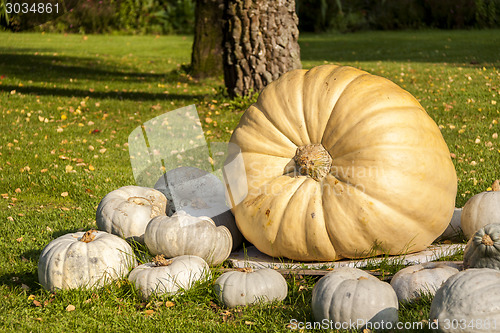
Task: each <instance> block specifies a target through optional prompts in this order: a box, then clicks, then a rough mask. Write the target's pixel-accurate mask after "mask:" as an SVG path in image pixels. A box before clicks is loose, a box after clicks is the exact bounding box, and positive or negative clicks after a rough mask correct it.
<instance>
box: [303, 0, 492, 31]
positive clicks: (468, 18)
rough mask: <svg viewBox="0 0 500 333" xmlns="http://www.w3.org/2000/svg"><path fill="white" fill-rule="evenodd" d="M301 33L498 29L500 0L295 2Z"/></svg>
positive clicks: (341, 0)
mask: <svg viewBox="0 0 500 333" xmlns="http://www.w3.org/2000/svg"><path fill="white" fill-rule="evenodd" d="M296 3H297V13H298V16H299V29H300V30H301V31H315V32H320V31H332V30H335V31H340V32H348V31H358V30H366V29H380V30H394V29H415V28H440V29H456V28H459V29H463V28H471V27H479V28H493V27H498V26H499V23H500V22H498V17H499V14H500V13H499V12H498V10H499V7H500V0H475V1H474V0H381V1H365V0H296Z"/></svg>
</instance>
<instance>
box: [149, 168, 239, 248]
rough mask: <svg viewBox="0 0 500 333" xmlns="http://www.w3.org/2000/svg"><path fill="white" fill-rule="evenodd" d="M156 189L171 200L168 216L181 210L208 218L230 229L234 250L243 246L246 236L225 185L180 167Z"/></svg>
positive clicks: (197, 171)
mask: <svg viewBox="0 0 500 333" xmlns="http://www.w3.org/2000/svg"><path fill="white" fill-rule="evenodd" d="M154 188H155V189H157V190H159V191H160V192H162V193H163V194H164V195H165V196H166V197H167V199H168V201H169V205H168V207H167V211H166V213H167V215H168V216H172V215H173V214H174V213H175V212H176V211H179V210H183V211H185V212H186V213H188V214H189V215H191V216H195V217H200V216H208V217H210V218H211V219H212V220H213V221H214V222H215V224H216V225H217V226H221V225H223V226H225V227H226V228H228V229H229V231H230V232H231V236H232V238H233V249H236V248H237V247H238V246H240V245H241V243H242V241H243V236H242V235H241V232H240V231H239V230H238V227H237V226H236V222H235V220H234V216H233V213H231V210H230V208H229V207H228V206H227V204H226V195H225V189H224V185H223V184H222V182H221V181H220V180H219V178H217V176H215V175H214V174H212V173H210V172H207V171H205V170H202V169H198V168H195V167H188V166H185V167H179V168H175V169H172V170H169V171H167V172H166V173H165V174H163V175H162V176H161V177H160V178H159V179H158V181H157V182H156V184H155V186H154Z"/></svg>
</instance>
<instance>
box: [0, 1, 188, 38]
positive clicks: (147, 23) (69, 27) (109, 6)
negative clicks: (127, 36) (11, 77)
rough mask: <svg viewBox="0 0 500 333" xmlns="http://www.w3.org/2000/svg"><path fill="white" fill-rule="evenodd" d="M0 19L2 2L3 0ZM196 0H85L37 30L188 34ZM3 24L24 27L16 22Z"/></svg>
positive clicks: (14, 28) (14, 17) (19, 28)
mask: <svg viewBox="0 0 500 333" xmlns="http://www.w3.org/2000/svg"><path fill="white" fill-rule="evenodd" d="M0 1H2V2H0V22H1V18H2V16H1V13H2V11H1V9H2V7H1V6H2V3H3V2H4V1H5V0H0ZM194 10H195V0H86V1H80V2H79V3H78V5H77V6H76V7H75V8H72V9H71V10H69V12H68V13H67V14H66V15H63V16H61V17H59V18H57V19H55V20H54V21H50V22H47V23H45V24H43V25H42V26H40V27H38V28H37V30H42V31H47V32H76V33H110V32H120V33H132V34H148V33H154V34H174V33H177V34H189V33H192V32H193V30H194ZM13 20H14V24H13V23H12V22H11V24H9V25H7V24H6V23H5V19H4V20H3V22H4V23H3V26H5V27H8V28H9V29H11V30H16V29H17V30H23V29H24V28H23V27H22V26H19V24H15V23H16V22H17V21H20V18H19V16H18V15H14V16H13Z"/></svg>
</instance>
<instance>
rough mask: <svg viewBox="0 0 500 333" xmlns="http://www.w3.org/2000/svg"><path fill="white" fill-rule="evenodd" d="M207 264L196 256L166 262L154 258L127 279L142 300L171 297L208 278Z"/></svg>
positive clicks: (134, 270) (133, 271) (135, 269)
mask: <svg viewBox="0 0 500 333" xmlns="http://www.w3.org/2000/svg"><path fill="white" fill-rule="evenodd" d="M210 276H211V274H210V268H209V267H208V264H207V263H206V262H205V260H203V259H202V258H200V257H197V256H190V255H185V256H179V257H176V258H173V259H170V260H166V259H165V258H164V257H163V256H156V257H155V258H153V261H152V262H149V263H145V264H142V265H140V266H137V267H136V268H134V269H133V270H132V272H130V275H129V277H128V279H129V280H130V281H131V282H132V283H134V285H135V286H136V288H137V289H138V290H139V292H140V294H141V296H142V297H143V298H144V299H148V298H150V297H152V296H153V295H157V296H161V295H173V294H177V293H179V292H181V291H182V290H188V289H190V288H191V287H192V286H193V285H194V284H195V283H196V282H197V281H199V280H202V279H204V278H210Z"/></svg>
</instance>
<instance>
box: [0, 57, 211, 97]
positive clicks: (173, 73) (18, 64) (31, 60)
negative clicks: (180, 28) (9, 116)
mask: <svg viewBox="0 0 500 333" xmlns="http://www.w3.org/2000/svg"><path fill="white" fill-rule="evenodd" d="M35 52H37V51H35V50H31V49H25V48H21V49H12V48H1V47H0V75H1V76H6V77H8V78H16V79H19V80H20V81H21V83H23V86H19V85H0V91H7V92H10V91H11V90H16V91H17V92H19V93H22V94H32V95H43V96H62V97H87V96H90V97H94V98H99V99H118V100H133V101H144V100H158V99H163V100H164V99H167V100H174V99H175V100H178V99H184V100H195V99H200V98H203V97H204V95H194V94H189V93H186V94H175V93H174V94H164V93H150V92H148V91H146V90H144V91H140V90H139V91H114V90H113V91H94V92H90V91H89V90H88V89H74V88H64V87H61V88H58V87H54V88H53V87H41V86H39V85H32V84H34V83H42V82H43V83H45V82H50V83H54V84H57V85H59V86H61V85H62V84H61V82H72V81H73V80H76V81H78V80H89V81H97V82H113V84H116V83H117V82H120V83H121V84H125V85H128V84H137V83H139V84H141V83H143V84H147V83H154V84H156V83H160V82H163V83H169V82H171V83H177V82H187V77H186V76H185V75H182V74H183V69H174V70H170V71H166V72H164V73H148V72H141V71H137V70H135V69H133V68H130V67H129V66H128V65H122V64H114V63H109V62H107V61H104V60H102V59H100V58H89V57H68V56H60V55H57V53H53V54H52V55H46V54H44V55H35ZM38 52H40V50H38ZM42 52H43V51H42ZM28 53H30V54H28ZM26 82H29V84H27V83H26ZM190 84H192V85H197V84H198V83H197V82H190Z"/></svg>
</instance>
